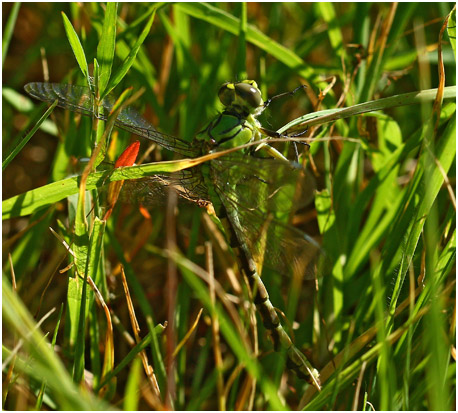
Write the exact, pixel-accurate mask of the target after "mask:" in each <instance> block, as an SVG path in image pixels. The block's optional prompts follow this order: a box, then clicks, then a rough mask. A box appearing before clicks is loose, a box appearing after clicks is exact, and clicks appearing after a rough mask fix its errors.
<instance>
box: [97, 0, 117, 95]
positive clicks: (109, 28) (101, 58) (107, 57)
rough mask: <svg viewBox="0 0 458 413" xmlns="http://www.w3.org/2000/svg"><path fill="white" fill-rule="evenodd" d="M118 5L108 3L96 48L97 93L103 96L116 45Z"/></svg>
mask: <svg viewBox="0 0 458 413" xmlns="http://www.w3.org/2000/svg"><path fill="white" fill-rule="evenodd" d="M117 9H118V3H115V2H108V3H107V9H106V12H105V19H104V21H103V28H102V36H101V38H100V42H99V45H98V47H97V61H98V62H99V65H100V71H99V92H100V94H103V92H104V90H105V88H106V87H107V84H108V81H109V80H110V75H111V66H112V65H113V58H114V52H115V43H116V17H117Z"/></svg>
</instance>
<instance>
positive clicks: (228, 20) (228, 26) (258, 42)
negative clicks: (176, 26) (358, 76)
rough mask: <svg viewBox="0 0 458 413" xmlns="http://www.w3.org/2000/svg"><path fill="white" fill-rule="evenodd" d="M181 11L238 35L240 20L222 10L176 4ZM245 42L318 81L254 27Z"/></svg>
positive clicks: (308, 67)
mask: <svg viewBox="0 0 458 413" xmlns="http://www.w3.org/2000/svg"><path fill="white" fill-rule="evenodd" d="M177 7H180V8H181V9H182V10H183V11H185V12H186V13H188V14H189V15H191V16H193V17H196V18H198V19H201V20H204V21H206V22H209V23H211V24H213V25H215V26H218V27H221V28H222V29H224V30H227V31H228V32H230V33H232V34H235V35H238V34H239V29H240V19H238V18H236V17H234V16H232V15H231V14H229V13H227V12H225V11H224V10H221V9H218V8H216V7H214V6H211V5H210V4H207V3H191V2H189V3H178V4H177ZM246 40H247V41H248V42H250V43H252V44H254V45H255V46H257V47H259V48H260V49H261V50H264V51H265V52H266V53H269V54H270V55H271V56H273V57H275V58H277V59H278V60H279V61H280V62H282V63H284V64H285V65H286V66H288V67H289V68H291V69H294V70H295V71H296V72H297V73H298V74H299V75H300V76H303V77H304V78H306V79H308V80H309V81H310V82H312V83H313V82H315V81H318V82H319V79H318V75H317V74H316V73H315V71H314V70H313V69H312V68H311V67H310V66H309V65H307V64H306V63H305V62H304V61H303V60H302V59H301V58H300V57H299V56H298V55H297V54H295V53H294V52H293V51H291V50H290V49H288V48H286V47H285V46H283V45H281V44H280V43H278V42H276V41H275V40H273V39H272V38H270V37H268V36H266V35H265V34H264V33H262V32H261V31H260V30H258V29H257V28H256V27H254V26H251V25H248V26H247V33H246Z"/></svg>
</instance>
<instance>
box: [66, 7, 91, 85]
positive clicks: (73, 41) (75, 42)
mask: <svg viewBox="0 0 458 413" xmlns="http://www.w3.org/2000/svg"><path fill="white" fill-rule="evenodd" d="M62 18H63V20H64V27H65V33H66V34H67V38H68V41H69V43H70V46H71V48H72V50H73V53H74V55H75V58H76V61H77V62H78V65H79V67H80V69H81V72H83V76H84V77H85V78H86V80H87V83H88V85H89V87H91V81H90V78H89V69H88V66H87V60H86V55H85V54H84V50H83V46H82V45H81V42H80V39H79V37H78V35H77V33H76V32H75V29H74V28H73V26H72V24H71V23H70V20H69V19H68V17H67V16H66V15H65V13H64V12H62Z"/></svg>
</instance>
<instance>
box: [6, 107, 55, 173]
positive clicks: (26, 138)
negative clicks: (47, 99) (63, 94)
mask: <svg viewBox="0 0 458 413" xmlns="http://www.w3.org/2000/svg"><path fill="white" fill-rule="evenodd" d="M56 105H57V100H56V101H54V103H53V104H52V105H51V106H50V107H49V108H48V110H47V111H46V112H45V113H44V114H43V116H41V117H40V119H38V121H37V123H36V124H35V126H34V127H33V128H32V130H31V131H30V132H29V133H28V134H27V135H25V136H24V138H23V139H22V140H21V141H20V142H19V143H18V144H17V146H16V147H15V148H14V149H13V151H12V152H11V153H10V154H9V155H8V156H7V157H6V159H5V160H4V161H3V162H2V171H4V170H5V168H6V167H7V166H8V165H9V163H10V162H11V161H12V160H13V159H14V158H15V157H16V155H17V154H18V153H19V152H20V151H21V150H22V148H23V147H24V146H25V145H26V144H27V142H28V141H29V140H30V139H31V138H32V136H33V135H34V134H35V132H36V131H37V130H38V128H39V127H40V126H41V125H42V123H43V122H44V121H45V120H46V119H47V118H48V116H49V115H50V114H51V112H52V111H53V110H54V108H55V107H56ZM32 123H34V121H32Z"/></svg>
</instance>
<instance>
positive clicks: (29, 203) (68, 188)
mask: <svg viewBox="0 0 458 413" xmlns="http://www.w3.org/2000/svg"><path fill="white" fill-rule="evenodd" d="M192 164H193V163H191V164H190V161H188V160H184V161H164V162H157V163H153V164H145V165H136V166H130V167H125V168H118V169H115V170H113V171H103V172H94V173H92V174H90V175H89V176H88V180H87V183H86V190H91V189H97V188H100V187H102V186H104V185H107V184H108V183H110V182H114V181H121V180H126V179H140V178H145V177H147V176H152V175H155V174H159V173H170V172H176V171H180V170H182V169H184V168H188V167H190V166H192ZM80 179H81V176H76V177H72V178H67V179H63V180H62V181H58V182H53V183H51V184H48V185H44V186H42V187H39V188H36V189H32V190H31V191H28V192H25V193H23V194H20V195H17V196H14V197H12V198H9V199H6V200H5V201H3V202H2V218H3V219H9V218H12V217H15V216H24V215H29V214H31V213H32V212H34V211H36V210H38V209H41V208H43V207H45V206H50V205H52V204H54V203H56V202H58V201H60V200H62V199H64V198H66V197H68V196H70V195H73V194H76V193H78V189H79V182H80Z"/></svg>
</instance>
